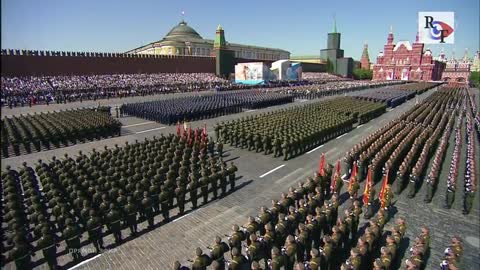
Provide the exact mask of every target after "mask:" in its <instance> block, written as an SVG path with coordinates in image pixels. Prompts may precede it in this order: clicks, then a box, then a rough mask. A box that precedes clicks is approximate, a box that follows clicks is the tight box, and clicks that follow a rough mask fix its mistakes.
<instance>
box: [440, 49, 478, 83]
mask: <svg viewBox="0 0 480 270" xmlns="http://www.w3.org/2000/svg"><path fill="white" fill-rule="evenodd" d="M471 67H472V61H470V60H469V59H468V50H467V49H465V55H464V56H463V59H462V60H457V59H455V54H453V53H452V58H451V59H450V60H448V61H447V67H446V68H445V71H444V72H443V74H442V81H446V82H448V84H450V85H459V86H467V85H468V84H469V77H470V71H471V70H470V69H471Z"/></svg>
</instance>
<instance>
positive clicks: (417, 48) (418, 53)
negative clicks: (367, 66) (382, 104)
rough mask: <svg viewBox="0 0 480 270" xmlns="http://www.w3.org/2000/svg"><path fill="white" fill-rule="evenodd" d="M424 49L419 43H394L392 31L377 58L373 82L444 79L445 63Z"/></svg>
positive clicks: (416, 41)
mask: <svg viewBox="0 0 480 270" xmlns="http://www.w3.org/2000/svg"><path fill="white" fill-rule="evenodd" d="M423 49H424V44H423V43H420V42H419V41H418V35H417V38H416V40H415V42H414V43H413V44H410V42H409V41H398V42H397V43H396V44H394V43H393V31H392V30H390V33H389V34H388V38H387V44H385V45H384V47H383V51H382V52H380V53H379V54H378V56H377V63H376V64H375V65H373V80H411V81H437V80H440V79H441V78H442V72H443V69H444V68H445V63H442V62H439V61H436V60H433V56H432V52H431V51H430V50H429V49H427V50H425V51H424V50H423Z"/></svg>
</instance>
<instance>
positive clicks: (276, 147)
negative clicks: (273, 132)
mask: <svg viewBox="0 0 480 270" xmlns="http://www.w3.org/2000/svg"><path fill="white" fill-rule="evenodd" d="M281 154H282V141H280V139H279V138H275V140H274V142H273V157H279V156H280V155H281Z"/></svg>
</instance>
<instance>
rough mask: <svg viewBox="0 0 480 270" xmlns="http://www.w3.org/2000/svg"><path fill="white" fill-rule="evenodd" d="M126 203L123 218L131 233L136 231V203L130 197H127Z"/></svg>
mask: <svg viewBox="0 0 480 270" xmlns="http://www.w3.org/2000/svg"><path fill="white" fill-rule="evenodd" d="M127 200H128V203H127V204H126V205H125V206H124V208H123V209H124V213H125V216H124V220H125V223H126V224H127V225H128V227H129V228H130V232H131V235H135V234H136V233H137V205H136V204H135V202H134V200H133V198H132V197H128V199H127Z"/></svg>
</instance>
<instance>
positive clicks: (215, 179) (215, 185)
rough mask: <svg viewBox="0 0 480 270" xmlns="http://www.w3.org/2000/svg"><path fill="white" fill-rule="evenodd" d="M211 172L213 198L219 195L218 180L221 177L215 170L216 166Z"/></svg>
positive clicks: (210, 180)
mask: <svg viewBox="0 0 480 270" xmlns="http://www.w3.org/2000/svg"><path fill="white" fill-rule="evenodd" d="M211 170H212V171H211V174H210V176H209V182H210V185H211V187H212V193H213V199H214V200H215V199H217V197H218V180H219V178H220V176H219V174H218V173H217V172H216V171H215V169H214V167H212V169H211Z"/></svg>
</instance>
